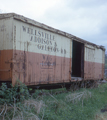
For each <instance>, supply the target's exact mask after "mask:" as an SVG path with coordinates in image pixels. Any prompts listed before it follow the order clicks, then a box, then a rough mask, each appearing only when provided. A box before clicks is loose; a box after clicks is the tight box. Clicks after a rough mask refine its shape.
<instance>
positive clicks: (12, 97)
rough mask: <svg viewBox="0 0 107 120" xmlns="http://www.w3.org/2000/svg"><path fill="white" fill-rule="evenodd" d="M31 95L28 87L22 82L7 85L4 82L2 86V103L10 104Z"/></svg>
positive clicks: (0, 90)
mask: <svg viewBox="0 0 107 120" xmlns="http://www.w3.org/2000/svg"><path fill="white" fill-rule="evenodd" d="M29 97H30V95H29V92H28V89H27V87H26V86H25V85H24V84H22V83H21V82H20V85H18V84H17V85H15V86H14V87H13V86H12V85H11V87H9V88H8V87H7V85H6V83H2V86H1V87H0V104H5V103H6V104H10V103H13V102H14V101H17V102H18V101H24V100H25V99H28V98H29Z"/></svg>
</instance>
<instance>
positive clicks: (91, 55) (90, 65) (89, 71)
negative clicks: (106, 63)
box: [84, 45, 95, 80]
mask: <svg viewBox="0 0 107 120" xmlns="http://www.w3.org/2000/svg"><path fill="white" fill-rule="evenodd" d="M94 73H95V48H94V47H93V46H91V45H85V64H84V79H89V80H90V79H93V78H94Z"/></svg>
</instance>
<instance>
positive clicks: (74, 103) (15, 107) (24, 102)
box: [0, 84, 107, 120]
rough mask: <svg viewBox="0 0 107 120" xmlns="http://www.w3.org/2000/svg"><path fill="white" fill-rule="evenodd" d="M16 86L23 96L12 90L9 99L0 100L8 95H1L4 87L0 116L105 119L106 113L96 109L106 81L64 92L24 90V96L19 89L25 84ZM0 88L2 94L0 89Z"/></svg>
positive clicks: (106, 99) (105, 96) (105, 94)
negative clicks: (31, 91) (94, 85)
mask: <svg viewBox="0 0 107 120" xmlns="http://www.w3.org/2000/svg"><path fill="white" fill-rule="evenodd" d="M12 89H13V88H12ZM20 89H22V90H21V91H20V92H21V93H20V92H18V95H21V97H22V96H23V97H22V98H23V99H21V100H20V99H19V97H18V98H17V95H16V94H15V95H14V96H12V98H11V99H10V100H9V101H6V100H5V102H3V99H7V98H8V99H9V94H7V95H8V97H7V96H6V97H5V95H6V93H8V92H6V91H5V89H4V91H5V92H4V93H5V95H4V97H3V98H2V104H1V105H0V120H2V119H4V120H9V119H10V120H100V118H101V120H105V118H106V114H105V113H104V115H103V114H101V113H100V110H101V109H103V108H104V107H105V106H107V84H103V85H99V86H98V87H97V88H93V89H84V88H82V89H80V90H79V91H75V92H72V91H69V92H67V91H65V89H64V88H63V89H59V90H35V93H34V94H32V95H30V94H28V91H27V90H25V92H26V93H27V94H25V95H26V97H25V96H24V92H23V91H24V89H27V88H26V87H25V86H24V87H23V86H20ZM0 90H2V91H1V93H2V95H3V89H0ZM6 90H7V89H6ZM56 91H58V93H59V94H57V92H56ZM61 91H65V92H63V93H61ZM17 99H18V100H17ZM0 100H1V99H0ZM0 103H1V102H0Z"/></svg>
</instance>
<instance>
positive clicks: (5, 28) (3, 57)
mask: <svg viewBox="0 0 107 120" xmlns="http://www.w3.org/2000/svg"><path fill="white" fill-rule="evenodd" d="M12 49H13V33H12V18H6V19H0V81H11V78H12V71H11V70H12V66H11V63H12V56H13V50H12Z"/></svg>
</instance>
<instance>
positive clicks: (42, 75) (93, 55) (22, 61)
mask: <svg viewBox="0 0 107 120" xmlns="http://www.w3.org/2000/svg"><path fill="white" fill-rule="evenodd" d="M104 61H105V49H104V47H102V46H98V45H96V44H93V43H90V42H88V41H85V40H83V39H80V38H78V37H76V36H74V35H71V34H68V33H66V32H63V31H60V30H57V29H54V28H52V27H49V26H47V25H44V24H41V23H39V22H36V21H34V20H31V19H28V18H26V17H23V16H20V15H17V14H14V13H9V14H0V81H11V82H12V84H13V85H14V84H15V82H16V80H17V79H20V80H21V81H22V82H23V83H25V84H26V85H40V84H54V83H69V82H71V81H73V80H76V79H78V80H99V79H103V78H104Z"/></svg>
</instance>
